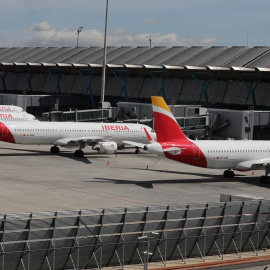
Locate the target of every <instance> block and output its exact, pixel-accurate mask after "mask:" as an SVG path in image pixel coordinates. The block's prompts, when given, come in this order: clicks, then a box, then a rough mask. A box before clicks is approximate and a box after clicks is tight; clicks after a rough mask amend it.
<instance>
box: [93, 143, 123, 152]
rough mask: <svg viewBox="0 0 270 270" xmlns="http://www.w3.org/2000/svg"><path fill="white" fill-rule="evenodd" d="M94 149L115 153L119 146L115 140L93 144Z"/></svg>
mask: <svg viewBox="0 0 270 270" xmlns="http://www.w3.org/2000/svg"><path fill="white" fill-rule="evenodd" d="M93 149H94V150H97V151H98V152H99V153H101V154H114V153H115V152H116V151H117V149H118V146H117V143H115V142H99V143H97V144H96V145H95V146H93Z"/></svg>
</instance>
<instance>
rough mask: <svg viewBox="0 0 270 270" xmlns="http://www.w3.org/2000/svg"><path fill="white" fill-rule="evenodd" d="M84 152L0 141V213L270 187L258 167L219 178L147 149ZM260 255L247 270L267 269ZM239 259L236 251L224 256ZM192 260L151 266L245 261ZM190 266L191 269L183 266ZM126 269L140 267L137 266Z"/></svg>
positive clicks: (196, 197) (187, 199)
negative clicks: (77, 153) (262, 180)
mask: <svg viewBox="0 0 270 270" xmlns="http://www.w3.org/2000/svg"><path fill="white" fill-rule="evenodd" d="M84 151H85V157H83V158H78V157H75V156H74V150H73V149H65V148H61V149H60V153H59V154H51V153H50V146H46V145H45V146H44V145H42V146H31V145H15V144H8V143H4V142H0V190H1V196H0V213H1V214H11V213H25V212H27V213H29V212H47V211H53V212H54V211H62V210H81V209H97V208H102V209H104V208H114V207H131V206H151V205H171V204H180V205H187V204H193V203H195V204H205V203H209V202H219V201H220V195H221V194H228V195H233V196H236V197H237V195H239V194H241V195H245V196H253V197H254V196H255V197H260V198H264V199H269V188H270V185H266V184H260V182H259V176H261V175H262V174H263V172H262V171H254V172H253V171H250V172H237V173H236V176H235V178H233V179H228V178H223V170H213V169H203V168H197V167H192V166H188V165H184V164H181V163H176V162H173V161H170V160H166V159H160V158H159V157H157V156H155V155H153V154H150V153H148V152H146V151H141V153H140V154H135V149H134V148H131V147H127V148H125V149H123V150H119V151H118V153H117V154H113V155H105V154H99V153H97V152H95V151H93V150H92V149H91V147H87V148H86V149H84ZM260 253H262V254H260V255H267V256H268V258H269V260H267V261H265V262H262V263H261V264H260V265H258V264H257V263H255V265H254V264H253V265H252V264H250V265H249V268H246V269H250V270H261V269H265V267H266V266H269V269H270V265H269V264H268V263H269V262H270V255H268V252H267V253H266V254H265V253H264V252H263V251H262V252H261V251H260ZM252 256H253V257H254V254H253V255H252ZM247 257H248V256H247ZM259 257H260V256H259ZM237 258H238V256H237V255H236V254H235V255H233V256H229V257H228V259H233V260H237ZM196 260H200V259H199V258H198V259H196ZM196 260H195V261H194V259H191V260H190V261H189V262H187V265H183V262H181V261H177V262H174V261H171V262H168V264H167V265H166V266H167V267H168V268H164V265H162V263H159V264H153V265H151V267H150V265H149V269H243V268H244V267H243V266H244V265H243V266H241V265H239V268H237V266H236V265H235V266H234V267H233V268H232V265H231V267H230V266H227V267H228V268H227V267H226V266H225V265H222V266H217V268H194V267H195V266H194V267H193V266H192V265H193V263H195V264H198V265H199V263H200V262H199V261H196ZM211 261H213V262H219V261H220V258H219V259H218V258H217V259H215V258H213V259H212V260H211V258H210V259H209V258H207V259H206V262H209V263H211ZM188 265H191V268H185V267H187V266H188ZM170 266H172V268H170ZM177 266H178V268H177ZM174 267H176V268H174ZM245 267H247V265H245ZM125 268H126V269H143V267H142V266H138V265H136V266H125ZM108 269H118V268H114V267H113V268H108ZM266 269H267V268H266Z"/></svg>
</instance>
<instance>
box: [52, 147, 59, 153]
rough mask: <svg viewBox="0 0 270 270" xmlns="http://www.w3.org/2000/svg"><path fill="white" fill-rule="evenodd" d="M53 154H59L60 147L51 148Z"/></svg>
mask: <svg viewBox="0 0 270 270" xmlns="http://www.w3.org/2000/svg"><path fill="white" fill-rule="evenodd" d="M51 153H52V154H58V153H59V147H57V146H52V147H51Z"/></svg>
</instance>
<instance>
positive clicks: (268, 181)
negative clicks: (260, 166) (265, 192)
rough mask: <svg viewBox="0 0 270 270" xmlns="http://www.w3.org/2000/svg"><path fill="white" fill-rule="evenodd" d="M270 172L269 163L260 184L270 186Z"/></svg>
mask: <svg viewBox="0 0 270 270" xmlns="http://www.w3.org/2000/svg"><path fill="white" fill-rule="evenodd" d="M269 172H270V166H269V163H268V164H267V166H266V167H265V175H262V176H261V177H260V183H262V184H270V178H269V176H268V174H269Z"/></svg>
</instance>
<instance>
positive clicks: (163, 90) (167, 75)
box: [149, 71, 169, 102]
mask: <svg viewBox="0 0 270 270" xmlns="http://www.w3.org/2000/svg"><path fill="white" fill-rule="evenodd" d="M149 73H150V75H151V77H152V78H153V79H154V80H155V82H156V83H157V84H158V85H159V87H160V90H161V92H162V96H163V98H164V100H165V101H166V102H167V98H166V93H165V89H164V87H165V83H166V81H167V79H168V77H169V71H149ZM155 73H157V74H160V73H165V74H166V76H165V78H164V79H163V81H162V83H161V82H160V81H159V80H158V79H157V77H156V76H155Z"/></svg>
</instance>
